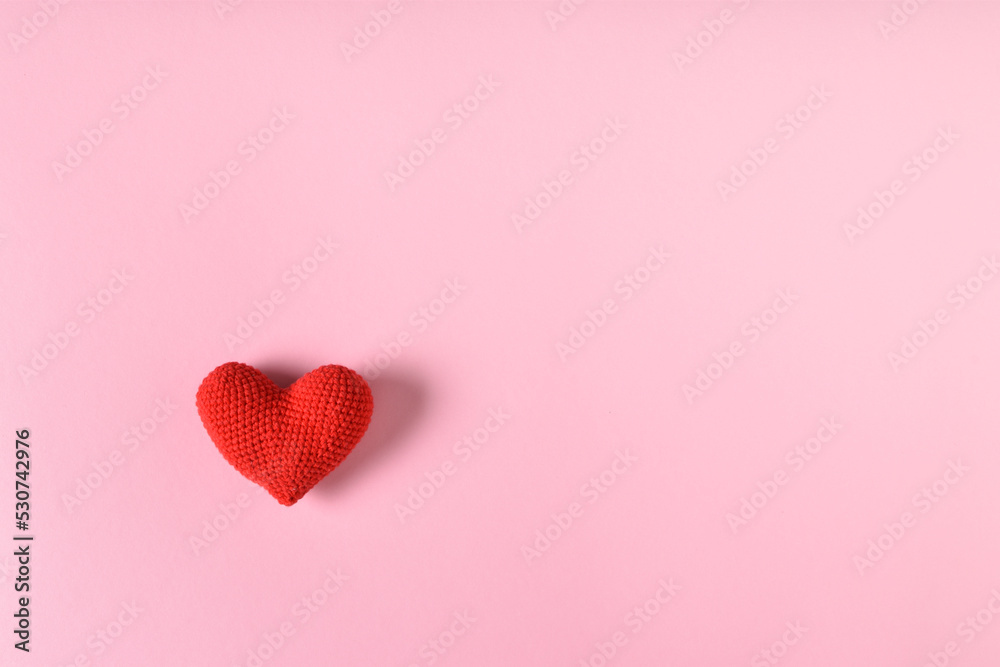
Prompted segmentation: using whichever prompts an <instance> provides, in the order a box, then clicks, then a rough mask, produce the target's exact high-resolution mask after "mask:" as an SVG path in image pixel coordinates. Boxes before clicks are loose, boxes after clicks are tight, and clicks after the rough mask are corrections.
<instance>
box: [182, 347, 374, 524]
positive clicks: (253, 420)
mask: <svg viewBox="0 0 1000 667" xmlns="http://www.w3.org/2000/svg"><path fill="white" fill-rule="evenodd" d="M197 405H198V414H199V415H200V416H201V422H202V424H204V425H205V430H206V431H208V435H209V437H211V438H212V442H214V443H215V446H216V447H217V448H218V449H219V452H220V453H221V454H222V456H223V457H224V458H225V459H226V460H227V461H229V463H230V464H231V465H232V466H233V467H234V468H236V469H237V470H238V471H239V472H240V474H241V475H243V476H244V477H246V478H247V479H249V480H250V481H251V482H254V483H256V484H259V485H260V486H262V487H264V488H265V489H266V490H267V492H268V493H270V494H271V495H272V496H274V497H275V498H276V499H277V501H278V502H279V503H281V504H282V505H294V504H295V503H296V502H297V501H298V500H299V499H300V498H302V496H304V495H305V494H306V492H307V491H309V489H311V488H312V487H314V486H315V485H316V484H317V483H318V482H319V481H320V480H321V479H323V478H324V477H326V475H327V474H328V473H329V472H330V471H332V470H333V469H334V468H336V467H337V466H338V465H340V463H341V461H343V460H344V458H345V457H346V456H347V455H348V454H350V453H351V450H352V449H354V445H356V444H358V440H360V439H361V436H363V435H364V434H365V430H366V429H367V428H368V422H369V421H370V420H371V416H372V407H373V403H372V393H371V390H370V389H369V388H368V384H367V383H366V382H365V380H364V378H362V377H361V376H360V375H358V374H357V373H355V372H354V371H352V370H351V369H349V368H345V367H343V366H332V365H330V366H320V367H319V368H317V369H316V370H314V371H312V372H311V373H307V374H306V375H303V376H302V377H300V378H299V379H298V380H296V381H295V382H294V383H293V384H292V386H290V387H288V388H287V389H281V388H280V387H278V385H276V384H274V383H273V382H271V380H269V379H268V378H267V377H266V376H265V375H264V374H263V373H261V372H260V371H259V370H257V369H256V368H254V367H252V366H247V365H246V364H240V363H237V362H234V361H233V362H229V363H226V364H222V365H221V366H219V367H218V368H216V369H215V370H214V371H212V372H211V373H209V374H208V376H207V377H206V378H205V379H204V380H202V383H201V386H200V387H198V396H197Z"/></svg>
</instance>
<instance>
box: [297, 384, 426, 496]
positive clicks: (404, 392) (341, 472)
mask: <svg viewBox="0 0 1000 667" xmlns="http://www.w3.org/2000/svg"><path fill="white" fill-rule="evenodd" d="M368 386H369V387H371V390H372V400H373V401H374V403H375V408H374V410H373V411H372V420H371V423H370V424H369V425H368V430H367V431H366V432H365V435H364V436H363V437H362V438H361V440H360V441H359V442H358V444H357V446H355V448H354V450H353V451H351V453H350V454H349V455H348V456H347V458H346V459H344V461H343V462H342V463H341V464H340V465H339V466H337V467H336V468H335V469H334V470H332V471H331V472H330V473H329V474H328V475H327V476H326V477H324V478H323V479H321V480H320V481H319V483H318V484H316V486H315V487H313V489H312V491H311V493H314V494H315V495H318V496H324V497H333V496H335V495H337V494H338V493H342V492H345V491H346V490H347V489H349V488H350V486H351V485H353V484H356V483H361V482H362V481H363V480H364V478H365V477H366V476H367V475H369V474H377V473H376V472H374V471H376V470H377V469H378V468H379V467H381V466H382V465H383V463H384V461H385V460H386V459H387V458H388V457H389V456H390V455H391V454H392V452H393V450H394V449H395V448H396V447H397V446H398V445H399V443H400V442H402V441H403V436H404V435H405V434H406V432H407V431H409V430H410V429H411V428H412V427H413V425H414V424H415V423H416V422H417V420H418V419H419V418H420V416H421V414H422V413H423V411H424V408H425V405H426V402H427V396H426V391H425V390H424V388H423V387H422V386H421V385H420V383H419V382H417V381H416V380H415V379H414V378H412V377H410V376H406V375H401V374H399V373H394V372H385V373H382V374H381V375H379V376H378V377H377V378H374V379H372V380H368Z"/></svg>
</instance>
